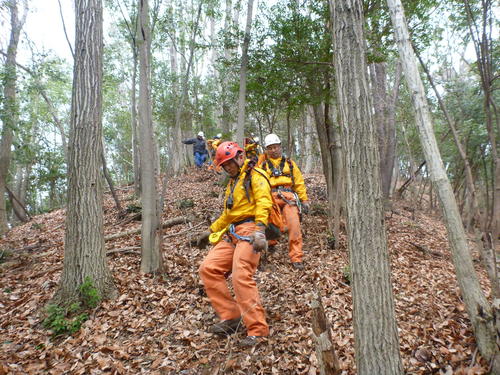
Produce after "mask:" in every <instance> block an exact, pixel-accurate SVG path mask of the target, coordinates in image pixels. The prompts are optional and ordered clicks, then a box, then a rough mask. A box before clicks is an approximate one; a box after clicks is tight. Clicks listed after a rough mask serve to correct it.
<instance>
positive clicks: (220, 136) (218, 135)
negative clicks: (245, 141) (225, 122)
mask: <svg viewBox="0 0 500 375" xmlns="http://www.w3.org/2000/svg"><path fill="white" fill-rule="evenodd" d="M214 138H217V139H221V138H222V134H221V133H219V134H217V135H216V136H215V137H214Z"/></svg>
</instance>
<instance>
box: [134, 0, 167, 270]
mask: <svg viewBox="0 0 500 375" xmlns="http://www.w3.org/2000/svg"><path fill="white" fill-rule="evenodd" d="M138 9H139V31H140V32H139V33H138V35H139V38H138V47H139V128H140V131H139V134H140V137H139V145H140V150H141V158H140V159H141V184H142V186H141V204H142V228H141V229H142V230H141V272H144V273H157V272H161V271H162V269H163V259H162V253H161V249H160V228H159V225H160V220H159V217H158V212H159V209H158V204H159V202H158V188H157V182H156V177H157V176H158V170H157V169H156V165H157V164H156V160H157V157H158V155H157V154H156V144H155V143H156V142H155V139H154V131H153V120H152V112H153V109H152V101H151V60H150V59H151V31H150V23H149V2H148V0H138Z"/></svg>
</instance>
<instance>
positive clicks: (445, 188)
mask: <svg viewBox="0 0 500 375" xmlns="http://www.w3.org/2000/svg"><path fill="white" fill-rule="evenodd" d="M387 4H388V6H389V10H390V13H391V19H392V24H393V27H394V34H395V39H396V42H397V45H398V49H399V54H400V59H401V63H402V65H403V72H404V75H405V78H406V81H407V83H408V87H409V91H410V93H411V95H412V101H413V107H414V109H415V113H416V122H417V126H418V129H419V133H420V141H421V144H422V148H423V151H424V154H425V159H426V162H427V166H428V167H429V172H430V178H431V181H432V183H433V186H434V189H435V190H436V192H437V194H438V196H439V199H440V201H441V205H440V206H441V209H442V212H443V217H444V220H445V223H446V228H447V230H448V239H449V242H450V247H451V252H452V258H453V263H454V265H455V271H456V274H457V280H458V285H459V287H460V292H461V294H462V297H463V300H464V303H465V306H466V309H467V312H468V314H469V318H470V320H471V323H472V328H473V330H474V335H475V337H476V341H477V344H478V348H479V350H480V352H481V354H482V355H483V356H484V357H485V358H486V359H487V360H489V361H491V363H492V373H495V374H498V373H500V352H499V350H498V346H497V344H496V340H497V339H498V336H497V335H498V334H497V332H498V330H497V328H498V327H496V324H498V323H497V321H496V319H495V316H498V310H497V311H496V312H494V311H493V309H492V306H491V305H490V304H489V303H488V301H487V300H486V297H485V295H484V293H483V291H482V290H481V286H480V284H479V281H478V278H477V275H476V273H475V270H474V266H473V264H472V258H471V253H470V251H469V249H468V246H467V239H466V236H465V231H464V227H463V224H462V220H461V218H460V212H459V210H458V206H457V202H456V201H455V196H454V195H453V190H452V187H451V184H450V181H449V179H448V177H447V175H446V171H445V169H444V166H443V162H442V160H441V155H440V153H439V149H438V146H437V142H436V137H435V135H434V131H433V127H432V122H431V116H430V113H429V108H428V106H427V101H426V98H425V91H424V86H423V84H422V80H421V78H420V75H419V72H418V67H417V60H416V57H415V53H414V51H413V48H412V46H411V42H410V35H409V33H408V26H407V22H406V18H405V15H404V10H403V6H402V4H401V1H400V0H387ZM494 305H495V306H498V301H495V304H494Z"/></svg>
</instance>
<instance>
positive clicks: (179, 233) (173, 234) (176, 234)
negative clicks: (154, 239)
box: [163, 221, 205, 238]
mask: <svg viewBox="0 0 500 375" xmlns="http://www.w3.org/2000/svg"><path fill="white" fill-rule="evenodd" d="M203 224H205V222H203V221H202V222H201V223H199V224H196V225H195V226H194V227H191V228H188V229H186V230H183V231H180V232H177V233H171V234H167V235H166V236H163V238H170V237H175V236H179V235H181V234H184V233H187V232H190V231H192V230H193V229H195V228H199V227H201V226H202V225H203Z"/></svg>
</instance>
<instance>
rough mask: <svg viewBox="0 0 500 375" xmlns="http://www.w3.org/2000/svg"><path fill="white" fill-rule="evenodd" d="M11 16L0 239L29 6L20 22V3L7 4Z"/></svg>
mask: <svg viewBox="0 0 500 375" xmlns="http://www.w3.org/2000/svg"><path fill="white" fill-rule="evenodd" d="M5 5H6V7H7V8H8V9H9V12H10V28H11V30H10V39H9V46H8V47H7V59H6V61H5V74H4V76H3V89H4V91H3V95H4V105H3V106H4V108H3V111H2V115H0V117H1V119H2V123H3V126H2V133H1V136H2V138H1V139H0V236H1V235H3V234H4V233H6V232H7V231H8V230H9V226H8V222H7V208H6V204H5V191H6V190H5V189H6V187H7V177H8V174H9V166H10V161H11V147H12V140H13V138H14V129H15V127H16V126H17V122H18V119H19V115H18V110H17V107H18V105H17V99H16V80H17V71H16V56H17V46H18V44H19V34H20V33H21V29H22V27H23V25H24V21H25V20H26V14H27V13H28V8H27V5H26V6H25V12H24V13H23V14H22V15H21V18H19V10H18V2H17V0H8V1H6V2H5Z"/></svg>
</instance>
